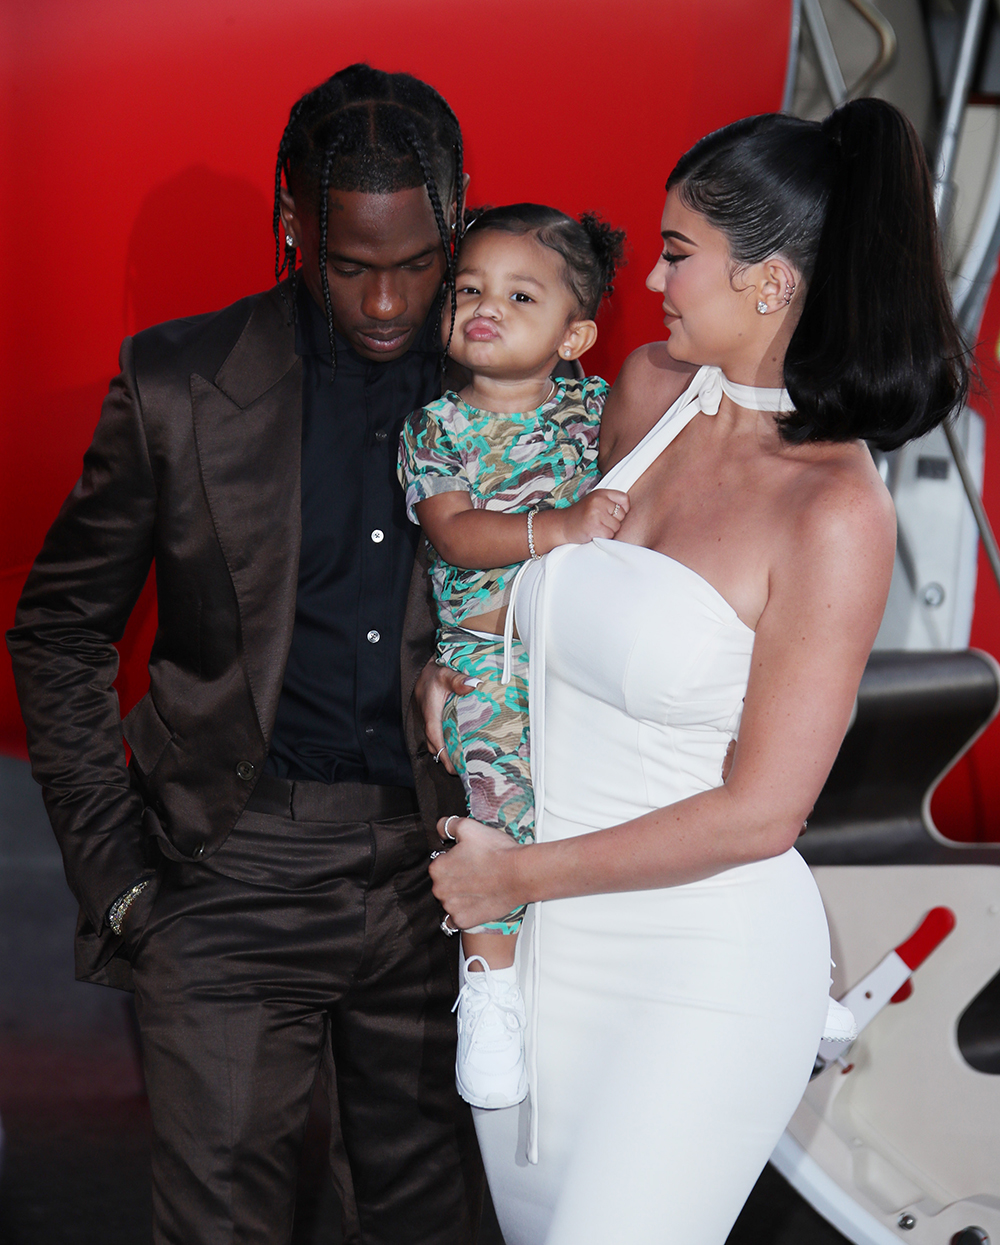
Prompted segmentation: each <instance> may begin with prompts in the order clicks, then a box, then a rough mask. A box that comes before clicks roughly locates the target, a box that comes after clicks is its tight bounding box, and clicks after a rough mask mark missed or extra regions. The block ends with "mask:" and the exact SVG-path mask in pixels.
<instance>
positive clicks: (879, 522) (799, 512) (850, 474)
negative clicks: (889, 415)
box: [789, 441, 896, 563]
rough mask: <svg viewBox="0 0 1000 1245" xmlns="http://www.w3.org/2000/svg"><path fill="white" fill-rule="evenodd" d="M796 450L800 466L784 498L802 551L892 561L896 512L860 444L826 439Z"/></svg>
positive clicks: (883, 485) (813, 553) (865, 449)
mask: <svg viewBox="0 0 1000 1245" xmlns="http://www.w3.org/2000/svg"><path fill="white" fill-rule="evenodd" d="M801 451H802V452H803V462H802V466H803V470H802V471H801V473H799V475H798V479H797V480H796V481H795V482H794V485H793V487H792V489H791V490H790V498H789V500H790V502H791V505H790V507H789V512H790V517H791V519H792V523H791V525H790V526H791V528H792V529H793V530H794V533H795V537H794V540H795V544H796V545H797V547H798V549H799V550H800V552H801V554H802V555H804V556H806V557H813V558H815V557H820V558H822V557H824V556H830V555H833V556H837V557H842V556H843V555H844V554H848V555H849V556H858V557H860V558H862V559H863V560H867V559H869V558H874V559H875V560H876V561H878V562H884V561H885V560H886V559H888V560H889V562H890V563H891V559H892V556H893V554H894V551H895V546H896V512H895V509H894V507H893V504H892V498H891V497H890V495H889V490H888V489H887V488H886V487H885V484H884V483H883V481H882V478H881V476H880V475H879V473H878V470H877V469H876V467H875V464H874V462H873V461H872V456H871V454H870V452H869V450H868V447H867V446H866V445H865V444H864V442H862V441H852V442H845V443H842V444H837V443H830V442H827V443H825V444H822V445H816V446H810V447H806V446H803V447H801Z"/></svg>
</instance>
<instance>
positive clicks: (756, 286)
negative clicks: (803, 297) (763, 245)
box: [748, 255, 800, 315]
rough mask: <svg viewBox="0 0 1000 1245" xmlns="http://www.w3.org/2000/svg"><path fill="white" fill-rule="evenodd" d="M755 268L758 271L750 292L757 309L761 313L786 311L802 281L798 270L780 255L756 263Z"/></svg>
mask: <svg viewBox="0 0 1000 1245" xmlns="http://www.w3.org/2000/svg"><path fill="white" fill-rule="evenodd" d="M754 268H755V270H756V271H755V272H754V273H753V280H752V281H751V283H750V287H749V291H748V292H749V293H751V294H752V296H753V299H754V301H755V302H756V304H757V310H758V311H759V312H760V314H761V315H767V314H768V313H769V312H772V311H784V309H785V308H786V307H787V306H789V304H790V303H791V301H792V299H793V298H794V297H795V291H796V289H797V287H798V285H799V281H800V278H799V274H798V272H797V271H796V270H795V268H793V267H792V265H791V264H790V263H789V262H788V260H787V259H784V258H783V257H782V256H780V255H776V256H774V257H773V258H772V259H767V260H764V262H763V263H760V264H755V265H754Z"/></svg>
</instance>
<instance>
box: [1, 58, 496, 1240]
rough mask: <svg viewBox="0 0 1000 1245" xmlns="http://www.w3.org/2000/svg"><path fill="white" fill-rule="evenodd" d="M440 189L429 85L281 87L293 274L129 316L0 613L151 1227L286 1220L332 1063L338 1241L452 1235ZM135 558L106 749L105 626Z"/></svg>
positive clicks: (115, 624) (167, 1235) (447, 272)
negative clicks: (419, 698)
mask: <svg viewBox="0 0 1000 1245" xmlns="http://www.w3.org/2000/svg"><path fill="white" fill-rule="evenodd" d="M283 178H284V185H283V184H282V179H283ZM463 188H464V187H463V173H462V148H461V134H460V131H459V127H458V123H457V121H456V120H455V118H454V115H453V113H452V112H451V109H450V108H449V107H448V106H447V104H446V103H445V102H444V100H443V99H442V98H441V97H440V96H439V95H438V94H437V93H436V92H435V91H433V90H432V89H431V88H430V87H428V86H427V85H426V84H424V83H422V82H419V81H417V80H416V79H414V78H411V77H409V76H408V75H405V74H394V75H388V74H384V73H381V72H378V71H375V70H372V69H370V68H369V67H368V66H365V65H354V66H351V67H350V68H348V69H345V70H343V71H341V72H340V73H338V74H336V75H334V77H333V78H331V79H330V80H329V81H328V82H326V83H324V84H323V85H322V86H320V87H317V88H316V90H314V91H312V92H310V93H309V94H307V95H306V96H304V97H303V98H302V99H301V100H300V101H299V102H298V103H297V104H296V105H295V107H294V108H293V109H292V113H291V117H290V120H289V124H288V127H287V129H286V131H285V134H284V136H283V138H282V141H281V147H280V149H279V155H278V167H277V177H276V199H275V220H274V223H275V231H276V238H277V239H278V240H279V245H280V242H281V240H282V239H283V240H284V248H285V254H284V263H283V264H282V266H281V269H282V270H284V269H287V270H289V271H290V272H291V273H292V274H293V276H292V279H291V280H289V281H286V282H285V283H284V284H283V285H281V286H279V287H278V288H277V289H275V290H272V291H270V292H269V293H267V294H262V295H258V296H255V297H251V298H248V299H244V300H243V301H242V302H239V303H236V304H235V305H234V306H232V307H229V308H226V309H225V310H223V311H221V312H218V313H216V314H213V315H209V316H200V317H196V318H195V319H192V320H181V321H175V322H172V323H170V324H165V325H160V326H158V327H157V328H154V329H150V330H148V331H146V332H144V333H140V334H138V335H137V336H136V338H135V339H134V340H133V341H126V342H125V344H124V346H123V348H122V355H121V367H122V372H121V375H120V376H119V377H118V378H117V379H116V380H115V381H114V382H113V384H112V386H111V391H110V394H109V396H108V399H107V401H106V403H105V406H104V410H103V413H102V416H101V420H100V423H99V425H98V428H97V431H96V434H95V437H94V441H93V444H92V445H91V447H90V449H89V450H88V452H87V455H86V458H85V461H84V470H83V475H82V477H81V479H80V481H79V482H78V484H77V485H76V487H75V488H74V490H73V492H72V493H71V495H70V497H69V499H68V500H67V502H66V504H65V505H64V507H63V509H62V511H61V512H60V515H59V517H58V518H57V520H56V522H55V524H54V526H53V528H52V530H51V531H50V533H49V535H48V537H47V539H46V542H45V546H44V548H43V550H42V552H41V554H40V555H39V558H38V561H37V562H36V564H35V567H34V568H33V570H32V573H31V575H30V576H29V578H28V582H27V584H26V586H25V590H24V595H23V597H22V600H21V603H20V607H19V611H18V616H17V623H16V626H15V627H14V629H13V630H12V631H11V632H10V634H9V637H8V643H9V647H10V651H11V654H12V657H13V659H14V666H15V671H16V676H17V680H18V689H19V695H20V697H21V704H22V708H23V712H24V717H25V721H26V723H27V725H28V734H29V747H30V750H31V755H32V761H33V766H34V773H35V776H36V778H37V779H38V781H39V782H41V783H42V785H43V787H44V789H45V798H46V803H47V807H48V810H49V814H50V817H51V819H52V823H53V827H54V829H55V832H56V834H57V836H58V838H59V842H60V846H61V848H62V852H63V857H64V861H65V865H66V873H67V878H68V880H69V883H70V886H71V887H72V888H73V890H74V893H75V894H76V895H77V897H78V899H79V901H80V905H81V913H80V921H79V926H78V938H77V970H78V976H79V977H81V978H83V979H85V980H90V981H98V982H103V983H105V984H110V985H117V986H121V987H124V988H130V987H132V986H133V985H134V989H135V992H136V1009H137V1014H138V1016H139V1023H140V1027H141V1031H142V1043H143V1059H144V1065H145V1072H146V1080H147V1086H148V1090H149V1097H150V1104H151V1108H152V1117H153V1131H154V1142H153V1193H154V1222H155V1231H154V1239H155V1240H156V1241H157V1242H167V1241H169V1242H183V1245H193V1243H195V1242H201V1241H205V1242H207V1241H217V1240H222V1239H225V1240H239V1241H241V1242H250V1241H255V1242H257V1241H259V1242H262V1243H263V1242H267V1243H268V1245H273V1243H274V1242H280V1241H284V1240H287V1239H288V1238H289V1235H290V1233H291V1226H292V1216H293V1211H294V1187H295V1175H296V1166H297V1161H298V1151H299V1148H300V1146H301V1141H302V1136H303V1132H304V1128H305V1122H306V1117H307V1113H308V1108H309V1102H310V1097H311V1093H312V1087H313V1084H314V1081H315V1078H316V1074H317V1070H318V1069H323V1070H325V1071H326V1072H328V1073H330V1069H331V1067H332V1073H331V1075H330V1078H329V1079H331V1082H332V1080H335V1087H336V1088H335V1092H333V1094H332V1097H333V1098H334V1100H335V1101H337V1102H339V1131H340V1134H341V1135H342V1138H343V1142H344V1146H345V1148H346V1152H347V1155H348V1158H349V1160H350V1169H351V1170H350V1184H351V1186H352V1187H350V1188H344V1189H343V1190H342V1192H343V1193H344V1195H345V1204H346V1205H347V1206H348V1207H351V1206H352V1205H353V1206H356V1211H357V1221H358V1222H359V1223H360V1233H361V1236H360V1239H362V1240H363V1241H364V1242H366V1243H368V1242H370V1243H372V1245H374V1243H379V1245H381V1243H383V1242H384V1243H385V1245H389V1243H391V1245H402V1243H403V1242H410V1241H412V1242H420V1243H421V1245H425V1243H430V1242H434V1243H441V1245H447V1243H450V1242H455V1243H456V1245H458V1243H459V1242H465V1241H470V1240H472V1239H473V1238H474V1236H475V1223H476V1220H477V1214H478V1201H479V1196H480V1191H481V1183H480V1174H479V1166H478V1154H477V1151H476V1148H475V1143H474V1141H472V1140H471V1128H470V1122H469V1119H468V1115H467V1113H466V1111H465V1109H464V1108H463V1107H462V1105H461V1104H460V1102H459V1100H458V1098H457V1096H456V1094H455V1091H454V1086H453V1080H452V1077H453V1063H454V1036H453V1032H454V1025H453V1021H452V1019H451V1016H450V1006H451V1003H452V1000H453V998H454V992H455V966H454V963H453V959H452V955H451V947H450V944H449V940H447V939H445V938H444V937H443V936H442V935H441V933H440V931H439V929H438V924H439V922H440V919H441V910H440V908H439V907H438V905H437V904H436V903H435V902H434V900H433V897H432V895H431V892H430V883H429V879H428V876H427V854H428V841H429V835H432V834H433V825H434V821H435V818H436V817H437V816H438V815H439V814H440V813H442V812H451V811H456V812H457V811H460V810H461V807H462V797H461V791H460V788H458V787H457V785H456V786H450V785H449V784H450V783H452V782H453V781H454V780H451V779H449V778H448V776H447V775H445V774H444V772H443V770H442V768H441V767H436V766H434V765H433V764H431V761H432V758H431V757H430V756H429V754H428V753H427V751H426V748H422V750H421V751H420V752H419V755H418V743H422V741H421V740H420V737H419V731H418V728H417V726H416V724H415V720H414V715H413V714H412V713H410V714H409V716H408V718H407V722H406V726H405V729H404V721H403V706H404V705H407V706H408V705H409V703H410V700H411V693H412V690H413V686H414V683H415V681H416V678H417V675H418V673H419V672H420V670H421V669H422V667H423V666H424V664H425V662H426V661H427V659H428V658H429V656H430V653H431V649H432V640H433V621H432V617H431V614H430V607H429V598H428V595H427V592H426V586H425V580H424V578H423V577H422V575H421V574H420V573H419V571H418V573H417V574H416V575H414V576H413V585H412V591H411V590H410V580H411V571H412V568H413V560H414V552H415V548H416V536H417V533H416V529H414V528H413V527H412V525H410V524H409V523H407V521H406V517H405V513H404V509H403V501H402V495H401V492H400V490H399V488H398V485H397V484H396V479H395V459H396V444H397V438H398V432H399V427H400V424H401V422H402V420H403V419H404V418H405V416H406V415H407V414H408V413H409V411H411V410H412V409H415V408H416V407H418V406H421V405H422V404H424V403H425V402H427V401H428V400H430V399H431V398H433V397H435V396H436V395H437V394H438V393H439V392H440V376H441V370H440V369H441V350H440V344H439V334H438V321H439V318H440V310H441V298H440V291H441V285H442V281H443V280H444V279H445V278H447V279H448V280H449V282H451V283H453V274H454V244H453V242H452V236H453V233H454V226H455V222H456V219H457V214H458V212H459V210H460V202H461V195H462V191H463ZM321 255H322V256H323V257H324V262H322V263H321V262H320V256H321ZM296 256H301V260H302V264H301V267H300V268H298V269H297V265H296ZM296 270H297V273H298V279H296V275H295V274H296ZM278 275H279V277H280V275H281V272H280V271H279V274H278ZM154 559H155V564H156V575H157V588H158V599H159V627H158V630H157V636H156V642H155V644H154V647H153V652H152V655H151V657H150V692H149V694H148V695H147V696H146V697H145V698H144V699H143V700H142V701H141V702H140V703H139V704H138V705H137V706H136V707H135V709H133V710H132V712H131V713H130V714H129V716H128V718H127V719H126V721H125V723H124V734H125V738H126V739H127V741H128V743H129V745H130V747H131V749H132V759H131V763H130V765H129V768H128V770H127V771H126V768H125V762H124V755H123V749H122V742H121V741H122V729H123V724H122V723H121V722H120V720H119V713H118V702H117V698H116V696H115V693H114V691H113V689H112V686H111V683H112V680H113V678H114V675H115V672H116V669H117V656H116V653H115V650H114V648H113V642H114V641H115V640H116V639H118V638H119V637H120V636H121V634H122V630H123V628H124V626H125V622H126V620H127V618H128V615H129V613H130V611H131V609H132V607H133V606H134V604H135V601H136V599H137V597H138V595H139V592H140V590H141V588H142V585H143V582H144V580H145V578H146V575H147V573H148V569H149V566H150V563H151V561H153V560H154ZM408 593H409V597H408ZM415 788H416V793H415ZM417 794H419V797H420V810H419V811H418V806H417V798H416V795H417ZM420 812H422V813H423V820H422V821H421V818H420Z"/></svg>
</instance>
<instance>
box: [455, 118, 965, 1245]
mask: <svg viewBox="0 0 1000 1245" xmlns="http://www.w3.org/2000/svg"><path fill="white" fill-rule="evenodd" d="M667 192H668V193H667V200H666V206H665V208H664V212H663V219H662V236H663V240H664V250H663V254H662V256H661V258H660V259H659V260H658V261H657V263H656V266H655V267H654V269H653V271H652V273H651V274H650V277H649V279H648V282H647V284H648V286H649V288H650V289H652V290H654V291H656V292H657V293H658V294H660V295H661V297H662V299H663V309H664V312H665V322H666V324H667V326H668V328H669V329H670V338H669V341H667V342H666V343H656V344H653V345H650V346H646V347H644V348H643V349H641V350H639V351H637V352H636V353H635V354H634V355H632V356H631V357H630V358H629V360H628V361H627V362H626V364H625V367H624V368H623V370H622V373H621V375H620V377H619V379H618V382H617V384H616V386H615V390H614V393H613V396H612V398H611V399H610V400H609V402H608V406H607V408H606V411H605V415H604V423H603V428H602V434H601V438H602V454H603V458H604V461H603V463H602V466H603V470H604V472H605V475H604V478H603V481H602V486H604V487H608V488H613V489H619V490H623V491H625V492H627V493H628V494H629V498H630V502H631V505H630V508H629V512H628V514H627V516H626V517H625V519H624V521H623V523H622V526H621V528H620V531H619V533H618V536H617V538H616V539H615V540H613V541H612V540H595V541H594V542H592V544H589V545H581V546H566V547H565V548H563V549H560V550H557V551H555V552H554V553H552V554H550V555H549V556H548V557H547V558H545V559H544V560H542V561H539V562H536V563H533V564H532V565H531V566H530V567H529V569H528V571H527V576H526V579H525V581H524V583H523V584H522V586H521V589H520V594H519V597H518V601H517V622H518V627H519V630H520V634H521V636H522V637H523V638H524V639H525V640H526V642H527V644H528V645H529V651H530V654H531V679H530V686H531V713H532V728H531V729H532V769H533V777H534V783H535V789H536V799H537V801H538V804H539V808H540V817H539V822H538V829H537V838H538V842H537V843H536V844H535V845H533V846H530V847H516V846H512V844H511V841H510V840H509V839H508V838H507V837H506V836H503V835H501V834H498V833H497V832H495V831H490V830H488V829H487V828H485V827H482V826H479V825H478V824H477V823H475V822H471V821H468V820H461V821H459V820H456V819H450V824H449V825H448V826H447V827H446V826H445V824H444V823H442V824H441V826H440V827H439V829H440V830H441V832H442V835H443V837H448V835H449V834H450V835H451V836H453V837H455V838H457V840H458V843H457V845H456V846H455V847H454V848H453V849H452V850H451V851H450V852H448V853H447V855H445V856H443V857H442V858H441V859H438V860H437V861H436V862H435V863H434V864H433V865H432V873H433V877H434V889H435V893H436V894H437V895H438V898H439V899H440V900H441V902H442V904H443V905H444V907H445V909H446V911H447V912H448V913H449V914H450V916H451V918H452V920H453V921H454V922H455V923H456V924H457V925H458V926H459V927H465V926H471V925H476V924H478V923H480V922H481V921H485V920H490V919H495V918H496V917H497V916H498V915H501V914H502V913H504V912H507V911H510V910H511V909H512V908H514V907H516V906H518V905H519V904H522V903H530V904H533V905H534V929H533V934H532V944H533V954H532V956H530V957H528V959H529V960H530V963H528V964H526V966H525V974H524V975H525V978H526V981H525V984H526V986H527V987H530V990H529V997H528V1007H529V1015H530V1017H531V1020H530V1022H529V1044H528V1047H529V1067H530V1069H531V1072H532V1077H531V1080H532V1089H531V1095H530V1106H531V1111H530V1116H529V1114H528V1113H527V1112H526V1111H524V1110H523V1109H522V1110H521V1111H520V1112H518V1111H517V1110H513V1109H512V1110H508V1111H498V1112H482V1113H480V1115H479V1119H478V1125H477V1126H478V1129H479V1134H480V1141H481V1144H482V1148H483V1152H484V1156H485V1160H486V1164H487V1170H488V1174H489V1177H490V1183H491V1186H492V1189H493V1194H494V1200H495V1202H496V1204H497V1210H498V1214H499V1217H500V1220H501V1225H502V1227H503V1229H504V1233H505V1236H506V1240H507V1245H540V1243H541V1242H546V1243H548V1245H588V1243H589V1242H594V1243H596V1242H609V1241H615V1242H617V1241H621V1242H628V1243H629V1245H642V1243H643V1242H677V1243H678V1245H681V1243H683V1245H721V1242H723V1241H724V1240H725V1238H726V1236H727V1234H728V1231H729V1229H730V1227H731V1225H732V1223H733V1221H734V1219H735V1218H736V1215H737V1214H738V1212H739V1209H740V1207H741V1206H742V1204H743V1201H744V1200H745V1198H746V1196H747V1194H748V1192H749V1191H750V1189H751V1187H752V1185H753V1183H754V1180H755V1179H756V1177H757V1175H758V1173H759V1172H760V1170H761V1168H762V1167H763V1165H764V1163H765V1162H766V1160H767V1157H768V1155H769V1154H770V1152H771V1149H772V1148H773V1146H774V1144H775V1142H776V1141H777V1139H778V1137H779V1135H780V1134H781V1131H782V1129H783V1128H784V1126H785V1124H786V1122H787V1120H788V1118H789V1116H790V1115H791V1113H792V1111H793V1110H794V1108H795V1106H796V1104H797V1102H798V1100H799V1098H800V1096H801V1094H802V1091H803V1089H804V1087H805V1085H806V1082H807V1080H808V1076H809V1072H810V1070H811V1068H812V1064H813V1057H814V1055H815V1052H816V1046H817V1042H818V1039H819V1036H820V1032H821V1030H822V1027H823V1021H824V1017H825V1013H826V999H827V988H828V983H829V940H828V933H827V929H826V922H825V917H824V914H823V909H822V905H821V903H820V899H819V896H818V893H817V891H816V888H815V885H814V883H813V881H812V877H811V875H810V873H809V871H808V869H807V868H806V866H805V864H804V863H803V862H802V860H801V858H800V857H799V856H798V854H797V853H796V852H795V851H794V849H793V844H794V842H795V839H796V837H797V835H798V833H799V831H800V829H801V826H802V823H803V821H804V819H805V818H806V817H807V816H808V814H809V811H810V809H811V807H812V805H813V802H814V801H815V799H816V797H817V795H818V794H819V792H820V790H821V788H822V786H823V783H824V781H825V779H826V776H827V773H828V772H829V769H830V767H831V765H832V763H833V760H834V758H835V757H836V754H837V750H838V748H839V746H840V743H841V740H842V738H843V735H844V732H845V731H846V729H847V725H848V720H849V716H850V712H851V706H852V703H853V700H854V696H855V693H856V691H857V687H858V682H859V680H860V678H861V673H862V671H863V669H864V665H865V661H866V659H867V656H868V652H869V650H870V648H871V645H872V643H873V641H874V638H875V634H876V631H877V630H878V626H879V621H880V619H881V616H882V611H883V608H884V605H885V600H886V595H887V592H888V588H889V580H890V576H891V572H892V562H893V553H894V520H893V512H892V504H891V501H890V499H889V496H888V494H887V493H886V491H885V489H884V487H883V485H882V483H881V480H880V479H879V476H878V473H877V472H876V470H875V467H874V465H873V463H872V460H871V456H870V454H869V452H868V450H867V448H866V447H865V445H864V443H863V440H862V438H864V439H867V440H868V441H870V442H871V443H873V444H874V445H876V446H878V447H880V448H891V447H894V446H898V445H900V444H902V443H903V442H904V441H906V440H907V439H908V438H910V437H913V436H917V435H920V434H921V433H924V432H926V431H928V430H929V429H930V428H932V427H933V426H935V425H936V424H937V423H939V422H940V421H941V420H942V419H944V418H945V417H946V416H947V415H948V414H949V412H951V411H952V410H953V409H954V408H955V407H956V405H957V404H958V403H959V402H960V401H961V399H962V397H963V395H964V391H965V386H966V379H967V378H966V370H965V365H964V363H963V361H962V348H961V343H960V340H959V338H958V334H957V332H956V329H955V326H954V323H953V320H952V318H951V314H950V308H949V303H948V297H947V292H946V289H945V286H944V282H943V278H942V274H941V269H940V262H939V258H938V253H937V243H936V230H935V221H934V212H933V203H932V196H931V186H930V178H929V175H928V171H927V167H926V163H925V161H924V158H923V154H922V151H921V148H920V143H919V140H918V138H917V136H916V135H915V133H914V131H913V129H912V127H911V126H910V125H909V123H908V122H907V121H906V120H905V118H904V117H903V116H902V115H901V114H900V113H899V112H898V111H896V110H895V109H894V108H892V107H891V106H889V105H887V104H884V103H881V102H879V101H875V100H863V101H857V102H854V103H850V104H848V105H845V106H844V107H843V108H841V109H840V110H838V111H837V112H835V113H834V114H833V115H832V116H831V117H829V118H828V119H827V121H825V122H824V123H823V124H822V125H820V124H817V123H814V122H806V121H800V120H797V119H795V118H792V117H786V116H765V117H756V118H750V119H747V120H744V121H740V122H737V123H736V124H735V125H732V126H729V127H727V128H726V129H724V130H721V131H718V132H717V133H715V134H712V135H709V136H708V138H706V139H703V140H702V141H701V142H700V143H698V144H697V145H696V146H695V147H694V148H692V149H691V151H689V152H688V153H687V154H686V155H685V156H684V157H683V158H682V159H681V160H680V162H679V163H678V165H677V167H676V168H675V169H674V171H673V173H672V174H671V176H670V180H669V181H668V183H667ZM664 411H666V412H667V413H666V415H663V412H664ZM737 728H738V732H737ZM737 733H738V743H737V746H736V751H735V755H734V759H733V764H732V770H731V773H730V775H729V777H728V780H727V782H726V783H725V785H722V784H721V783H720V781H719V774H720V772H721V768H722V762H723V757H724V755H725V752H726V748H727V745H728V744H729V742H730V740H731V739H732V738H733V737H735V736H736V735H737ZM539 901H542V902H539ZM522 941H524V940H522ZM519 1127H520V1137H519V1135H518V1130H519ZM525 1146H526V1147H527V1152H528V1160H529V1161H527V1162H526V1161H525Z"/></svg>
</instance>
